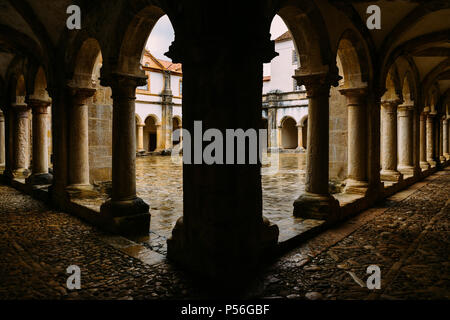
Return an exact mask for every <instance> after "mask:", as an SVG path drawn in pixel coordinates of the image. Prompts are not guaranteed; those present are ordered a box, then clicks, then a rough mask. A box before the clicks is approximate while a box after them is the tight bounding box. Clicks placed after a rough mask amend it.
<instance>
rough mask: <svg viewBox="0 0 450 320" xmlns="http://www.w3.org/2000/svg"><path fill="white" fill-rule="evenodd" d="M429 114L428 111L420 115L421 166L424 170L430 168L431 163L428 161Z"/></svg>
mask: <svg viewBox="0 0 450 320" xmlns="http://www.w3.org/2000/svg"><path fill="white" fill-rule="evenodd" d="M427 116H428V112H426V111H424V112H422V114H421V115H420V167H421V168H422V170H428V169H430V164H429V163H428V162H427Z"/></svg>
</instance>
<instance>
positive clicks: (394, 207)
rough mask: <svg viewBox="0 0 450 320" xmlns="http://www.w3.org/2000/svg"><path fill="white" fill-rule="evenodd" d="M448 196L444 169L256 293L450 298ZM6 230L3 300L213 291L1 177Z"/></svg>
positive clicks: (305, 250)
mask: <svg viewBox="0 0 450 320" xmlns="http://www.w3.org/2000/svg"><path fill="white" fill-rule="evenodd" d="M449 199H450V170H449V169H447V170H444V171H441V172H438V173H436V174H434V175H432V176H430V177H428V178H427V179H425V180H424V181H423V182H420V183H418V184H416V185H414V186H412V187H411V188H410V189H408V190H405V191H402V192H400V193H398V194H396V195H394V196H392V197H390V198H388V199H387V200H386V201H384V202H383V203H381V204H380V205H378V206H377V207H376V208H372V209H369V210H367V211H365V212H363V213H361V214H359V215H358V216H357V217H355V218H352V219H350V220H348V221H346V222H344V223H342V224H340V225H339V226H336V227H335V228H333V229H330V230H327V231H325V232H323V233H322V234H320V235H318V236H316V237H314V238H312V239H311V240H309V241H307V242H305V243H304V244H303V245H301V246H300V247H298V248H297V249H294V250H292V251H290V252H288V253H286V254H285V255H283V256H282V257H280V258H279V259H277V261H276V262H275V263H273V264H272V265H270V266H268V267H267V268H265V269H264V270H262V271H261V273H260V274H259V275H258V278H259V280H260V281H259V282H258V283H259V286H256V287H255V289H254V290H253V292H252V295H253V296H256V297H261V298H263V297H264V298H268V297H270V298H289V299H449V298H450V259H449V252H450V237H449V235H450V233H449V231H450V201H449ZM154 206H157V205H152V204H151V207H154ZM152 210H157V209H154V208H153V209H152ZM152 219H153V217H152ZM0 234H1V235H2V236H1V237H0V253H1V254H0V270H1V272H0V299H130V300H131V299H155V298H171V299H184V298H201V297H205V296H207V293H204V292H202V290H200V289H198V288H197V287H196V286H195V285H194V281H193V280H191V278H190V277H189V275H187V274H186V273H185V272H183V271H181V270H178V269H177V268H175V267H174V266H172V265H171V264H170V263H169V262H168V261H167V260H166V259H165V257H164V255H161V254H159V253H157V252H155V251H153V250H150V249H149V248H146V247H144V246H142V245H140V244H138V243H134V242H132V241H130V240H127V239H124V238H121V237H116V236H112V235H108V234H105V233H103V232H101V231H99V230H97V229H96V228H94V227H91V226H89V225H88V224H86V223H84V222H83V221H81V220H79V219H78V218H75V217H73V216H70V215H69V214H66V213H62V212H58V211H54V210H52V209H50V208H48V207H46V206H45V205H44V204H42V203H41V202H39V201H37V200H34V199H32V198H31V197H29V196H27V195H24V194H22V193H20V192H18V191H16V190H14V189H12V188H10V187H7V186H0ZM70 265H77V266H79V267H80V268H81V290H75V291H69V290H68V289H67V288H66V281H67V278H68V274H66V269H67V267H68V266H70ZM369 265H377V266H379V267H380V269H381V290H369V289H367V288H366V287H365V283H366V279H367V277H368V275H367V274H366V268H367V266H369Z"/></svg>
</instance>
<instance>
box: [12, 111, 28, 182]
mask: <svg viewBox="0 0 450 320" xmlns="http://www.w3.org/2000/svg"><path fill="white" fill-rule="evenodd" d="M12 108H13V109H14V111H15V126H14V164H13V176H14V177H15V178H26V177H28V175H29V174H30V171H29V170H28V166H29V161H30V155H29V145H28V139H29V135H30V134H29V130H30V129H29V123H30V120H29V118H28V117H29V108H28V105H26V104H13V105H12Z"/></svg>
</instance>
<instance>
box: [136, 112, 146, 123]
mask: <svg viewBox="0 0 450 320" xmlns="http://www.w3.org/2000/svg"><path fill="white" fill-rule="evenodd" d="M135 117H136V124H144V122H142V118H141V117H140V116H139V115H138V114H137V113H136V114H135Z"/></svg>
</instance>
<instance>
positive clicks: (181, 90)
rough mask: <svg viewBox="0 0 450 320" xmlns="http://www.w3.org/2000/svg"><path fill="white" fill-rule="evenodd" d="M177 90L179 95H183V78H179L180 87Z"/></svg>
mask: <svg viewBox="0 0 450 320" xmlns="http://www.w3.org/2000/svg"><path fill="white" fill-rule="evenodd" d="M179 90H180V97H181V96H182V95H183V80H182V79H180V88H179Z"/></svg>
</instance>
